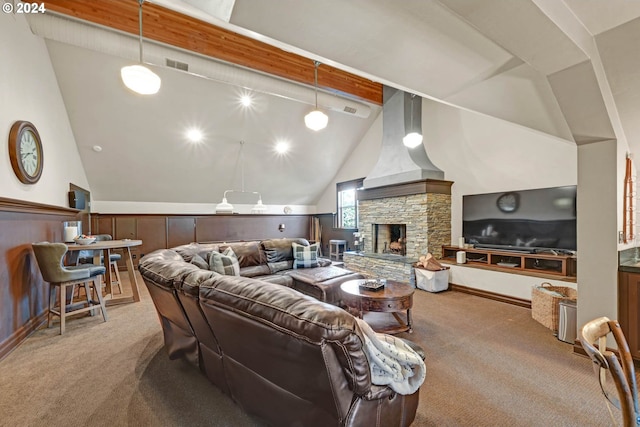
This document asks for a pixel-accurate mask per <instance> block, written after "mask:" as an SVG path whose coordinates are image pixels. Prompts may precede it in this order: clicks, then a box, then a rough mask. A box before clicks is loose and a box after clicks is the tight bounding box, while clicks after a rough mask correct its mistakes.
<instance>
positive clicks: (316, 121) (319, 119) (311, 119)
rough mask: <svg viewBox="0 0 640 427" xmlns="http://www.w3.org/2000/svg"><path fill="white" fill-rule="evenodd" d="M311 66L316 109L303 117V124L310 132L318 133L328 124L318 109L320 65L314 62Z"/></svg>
mask: <svg viewBox="0 0 640 427" xmlns="http://www.w3.org/2000/svg"><path fill="white" fill-rule="evenodd" d="M313 65H314V69H313V76H314V82H315V86H314V87H315V94H316V109H315V110H313V111H312V112H310V113H309V114H307V115H306V116H304V124H305V125H306V126H307V127H308V128H309V129H311V130H315V131H319V130H322V129H324V128H326V127H327V123H329V116H327V115H326V114H325V113H323V112H322V111H320V110H319V109H318V65H320V62H318V61H315V62H314V63H313Z"/></svg>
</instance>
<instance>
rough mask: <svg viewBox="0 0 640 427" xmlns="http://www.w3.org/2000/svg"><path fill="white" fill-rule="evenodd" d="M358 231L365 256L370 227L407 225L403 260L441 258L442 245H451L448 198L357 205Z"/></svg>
mask: <svg viewBox="0 0 640 427" xmlns="http://www.w3.org/2000/svg"><path fill="white" fill-rule="evenodd" d="M358 215H359V227H358V230H359V231H360V234H361V236H364V238H365V240H364V248H363V250H364V252H373V249H372V244H373V224H406V226H407V253H406V257H407V258H411V259H415V260H416V261H417V259H418V258H419V257H420V256H421V255H426V254H427V252H430V253H431V254H432V255H433V256H434V257H436V258H441V257H442V245H450V244H451V195H449V194H436V193H426V194H414V195H410V196H400V197H387V198H382V199H373V200H363V201H359V202H358Z"/></svg>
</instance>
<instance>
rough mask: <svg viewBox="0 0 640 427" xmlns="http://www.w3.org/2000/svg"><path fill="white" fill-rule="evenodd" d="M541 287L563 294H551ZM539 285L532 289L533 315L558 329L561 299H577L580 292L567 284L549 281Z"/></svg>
mask: <svg viewBox="0 0 640 427" xmlns="http://www.w3.org/2000/svg"><path fill="white" fill-rule="evenodd" d="M539 287H543V288H545V289H546V290H549V291H552V292H557V293H559V294H561V295H562V296H555V295H551V294H549V293H547V292H544V291H542V290H540V289H539ZM539 287H538V286H534V287H533V288H532V289H531V317H533V319H534V320H536V321H538V322H540V323H541V324H543V325H544V326H546V327H547V328H549V329H551V330H552V331H557V330H558V321H559V320H560V306H559V303H560V301H561V300H563V299H569V300H573V301H576V300H577V299H578V292H577V291H576V290H575V289H573V288H570V287H567V286H553V285H551V284H550V283H547V282H544V283H543V284H542V285H540V286H539Z"/></svg>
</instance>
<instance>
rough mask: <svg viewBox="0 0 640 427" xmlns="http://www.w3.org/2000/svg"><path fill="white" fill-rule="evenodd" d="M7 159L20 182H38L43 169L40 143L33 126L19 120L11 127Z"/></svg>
mask: <svg viewBox="0 0 640 427" xmlns="http://www.w3.org/2000/svg"><path fill="white" fill-rule="evenodd" d="M9 159H10V160H11V166H12V167H13V171H14V172H15V174H16V176H17V177H18V179H19V180H20V182H23V183H24V184H35V183H36V182H38V180H39V179H40V176H41V175H42V168H43V155H42V141H40V135H39V134H38V131H37V130H36V128H35V126H34V125H33V124H31V123H29V122H25V121H22V120H19V121H17V122H15V123H14V124H13V126H11V131H10V132H9Z"/></svg>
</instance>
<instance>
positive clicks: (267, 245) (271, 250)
mask: <svg viewBox="0 0 640 427" xmlns="http://www.w3.org/2000/svg"><path fill="white" fill-rule="evenodd" d="M293 242H295V243H297V244H299V245H303V246H309V241H307V239H301V238H299V239H289V238H284V239H268V240H263V241H262V242H261V244H262V248H263V249H264V252H265V254H266V256H267V262H270V263H274V262H281V261H289V260H292V259H293V249H292V247H291V243H293Z"/></svg>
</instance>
